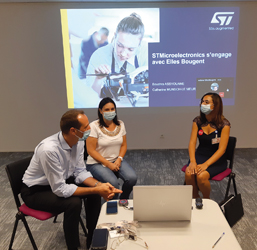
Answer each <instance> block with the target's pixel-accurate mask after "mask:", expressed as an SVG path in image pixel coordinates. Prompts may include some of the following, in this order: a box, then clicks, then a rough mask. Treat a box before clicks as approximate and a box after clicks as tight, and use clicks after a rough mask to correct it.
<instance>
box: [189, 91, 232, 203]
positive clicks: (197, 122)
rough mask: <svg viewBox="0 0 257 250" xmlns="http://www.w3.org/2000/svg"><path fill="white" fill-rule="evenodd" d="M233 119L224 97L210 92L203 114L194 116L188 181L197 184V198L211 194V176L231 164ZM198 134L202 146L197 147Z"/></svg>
mask: <svg viewBox="0 0 257 250" xmlns="http://www.w3.org/2000/svg"><path fill="white" fill-rule="evenodd" d="M229 133H230V123H229V121H228V120H227V119H226V118H225V117H224V116H223V104H222V100H221V97H220V96H219V95H218V94H216V93H207V94H205V95H204V96H203V97H202V99H201V111H200V116H197V117H196V118H195V119H194V120H193V126H192V132H191V137H190V141H189V146H188V151H189V157H190V160H189V164H188V167H187V168H186V171H185V181H186V184H187V185H192V186H193V198H197V197H200V196H199V191H201V193H202V194H203V198H208V199H209V198H210V192H211V185H210V181H209V179H210V178H212V177H213V176H215V175H217V174H219V173H221V172H223V171H224V170H226V168H227V160H226V158H225V155H224V153H225V151H226V148H227V145H228V140H229ZM197 137H198V140H199V146H198V148H197V149H195V148H196V141H197Z"/></svg>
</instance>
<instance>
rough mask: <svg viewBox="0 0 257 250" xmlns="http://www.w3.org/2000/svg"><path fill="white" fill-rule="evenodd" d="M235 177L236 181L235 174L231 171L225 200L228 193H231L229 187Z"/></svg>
mask: <svg viewBox="0 0 257 250" xmlns="http://www.w3.org/2000/svg"><path fill="white" fill-rule="evenodd" d="M232 179H233V182H234V183H235V174H234V173H231V174H230V175H229V179H228V185H227V189H226V194H225V198H224V200H225V199H226V198H227V197H228V193H229V189H230V184H231V180H232Z"/></svg>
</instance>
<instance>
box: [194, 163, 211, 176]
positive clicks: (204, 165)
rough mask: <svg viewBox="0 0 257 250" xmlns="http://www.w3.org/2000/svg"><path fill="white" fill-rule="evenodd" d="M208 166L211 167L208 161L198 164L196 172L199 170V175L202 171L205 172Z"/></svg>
mask: <svg viewBox="0 0 257 250" xmlns="http://www.w3.org/2000/svg"><path fill="white" fill-rule="evenodd" d="M208 167H209V166H208V164H207V163H203V164H199V165H197V167H196V172H197V174H198V175H199V174H201V173H202V172H204V171H205V170H206V169H207V168H208Z"/></svg>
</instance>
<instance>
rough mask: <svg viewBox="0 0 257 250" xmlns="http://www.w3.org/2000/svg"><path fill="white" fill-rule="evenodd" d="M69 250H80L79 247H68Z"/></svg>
mask: <svg viewBox="0 0 257 250" xmlns="http://www.w3.org/2000/svg"><path fill="white" fill-rule="evenodd" d="M68 250H78V248H77V247H68Z"/></svg>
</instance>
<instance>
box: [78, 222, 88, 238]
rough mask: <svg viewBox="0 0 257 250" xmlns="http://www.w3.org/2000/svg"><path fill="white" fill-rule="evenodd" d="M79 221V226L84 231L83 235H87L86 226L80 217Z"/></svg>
mask: <svg viewBox="0 0 257 250" xmlns="http://www.w3.org/2000/svg"><path fill="white" fill-rule="evenodd" d="M79 223H80V225H81V227H82V229H83V231H84V234H85V236H86V237H87V229H86V227H85V225H84V223H83V221H82V219H81V217H80V218H79Z"/></svg>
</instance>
